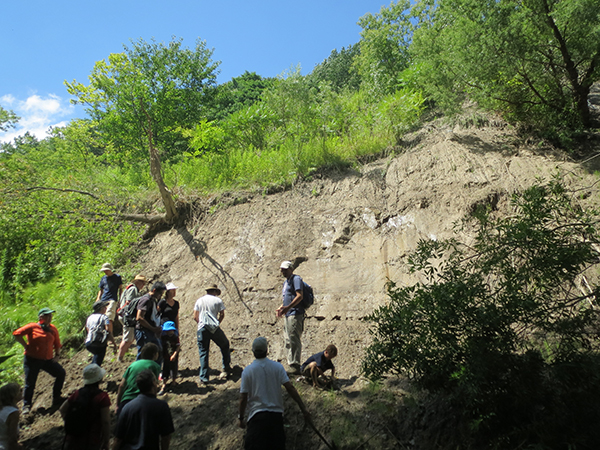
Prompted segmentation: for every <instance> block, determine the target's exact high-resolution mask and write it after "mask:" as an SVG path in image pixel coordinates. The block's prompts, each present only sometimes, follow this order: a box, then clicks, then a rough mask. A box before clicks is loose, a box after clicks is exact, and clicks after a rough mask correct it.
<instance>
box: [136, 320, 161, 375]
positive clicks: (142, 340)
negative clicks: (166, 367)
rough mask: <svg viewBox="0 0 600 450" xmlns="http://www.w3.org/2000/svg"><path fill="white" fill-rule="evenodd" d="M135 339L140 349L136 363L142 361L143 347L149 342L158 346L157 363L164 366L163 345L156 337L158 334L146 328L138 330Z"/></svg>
mask: <svg viewBox="0 0 600 450" xmlns="http://www.w3.org/2000/svg"><path fill="white" fill-rule="evenodd" d="M135 339H136V341H137V342H136V345H137V349H138V352H137V357H136V358H135V359H136V361H137V360H138V359H140V357H141V355H142V347H143V346H144V345H146V344H147V343H148V342H152V343H153V344H156V345H157V346H158V359H157V360H156V362H157V363H158V365H160V366H162V359H163V358H162V355H163V351H162V343H161V342H160V339H159V338H158V337H157V336H156V334H155V333H154V332H153V331H150V330H148V329H145V328H142V329H141V330H138V329H136V330H135Z"/></svg>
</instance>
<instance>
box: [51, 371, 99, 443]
mask: <svg viewBox="0 0 600 450" xmlns="http://www.w3.org/2000/svg"><path fill="white" fill-rule="evenodd" d="M104 375H106V370H104V369H103V368H102V367H100V366H99V365H97V364H93V363H92V364H90V365H88V366H86V367H85V368H84V369H83V387H82V388H81V389H79V390H77V391H75V392H74V393H73V394H71V396H70V397H69V398H68V399H67V400H66V401H65V402H64V403H63V404H62V406H61V407H60V408H59V410H58V412H59V413H60V415H61V417H62V418H63V420H64V422H65V441H64V445H63V449H64V450H108V448H109V444H110V398H109V397H108V393H106V392H105V391H103V390H102V389H100V383H101V382H102V379H103V378H104Z"/></svg>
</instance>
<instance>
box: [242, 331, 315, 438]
mask: <svg viewBox="0 0 600 450" xmlns="http://www.w3.org/2000/svg"><path fill="white" fill-rule="evenodd" d="M267 352H268V342H267V340H266V339H265V338H264V337H258V338H256V339H255V340H254V342H253V343H252V353H254V357H255V358H256V359H255V360H254V361H253V362H252V364H250V365H249V366H247V367H246V368H245V369H244V371H243V372H242V384H241V387H240V394H241V396H240V406H239V415H238V420H239V426H240V428H246V437H245V439H244V449H245V450H262V449H265V448H270V449H275V450H284V449H285V432H284V428H283V395H282V392H281V386H282V385H283V387H284V388H285V389H286V391H287V392H288V394H289V395H290V396H291V397H292V399H293V400H294V401H295V402H296V403H297V404H298V406H299V407H300V410H301V411H302V414H303V415H304V419H305V420H306V421H308V422H309V423H312V422H311V420H312V419H311V417H310V413H309V412H308V410H307V409H306V407H305V406H304V403H303V402H302V399H301V398H300V394H298V391H297V390H296V388H295V387H294V386H293V385H292V383H291V382H290V379H289V377H288V375H287V373H286V371H285V369H284V368H283V366H282V365H281V364H280V363H278V362H275V361H271V360H270V359H269V358H267ZM246 407H247V408H248V420H247V421H246V419H245V413H246Z"/></svg>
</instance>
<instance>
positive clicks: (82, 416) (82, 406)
mask: <svg viewBox="0 0 600 450" xmlns="http://www.w3.org/2000/svg"><path fill="white" fill-rule="evenodd" d="M100 392H102V391H101V390H100V389H99V388H98V387H97V386H94V387H83V388H81V389H79V395H78V396H77V400H75V401H74V402H72V403H70V405H69V410H68V411H67V414H66V416H65V419H64V420H65V435H67V436H74V437H80V436H85V435H86V434H87V433H89V431H90V428H91V427H92V423H93V420H94V419H95V418H94V417H92V400H93V399H94V397H95V396H96V395H98V394H99V393H100Z"/></svg>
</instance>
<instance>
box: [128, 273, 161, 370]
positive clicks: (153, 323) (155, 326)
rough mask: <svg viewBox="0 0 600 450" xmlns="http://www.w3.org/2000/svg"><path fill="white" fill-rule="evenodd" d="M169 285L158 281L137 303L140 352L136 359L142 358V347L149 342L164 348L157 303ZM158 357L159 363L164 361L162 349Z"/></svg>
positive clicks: (136, 336) (137, 332) (136, 337)
mask: <svg viewBox="0 0 600 450" xmlns="http://www.w3.org/2000/svg"><path fill="white" fill-rule="evenodd" d="M166 290H167V287H166V286H165V284H164V283H163V282H162V281H157V282H156V283H154V284H153V285H152V290H151V291H150V292H149V293H147V294H146V295H143V296H142V297H140V299H139V300H138V303H137V316H136V321H137V323H136V325H135V339H136V341H137V343H136V344H137V348H138V354H137V358H136V359H140V356H141V352H142V347H143V346H144V345H146V344H147V343H148V342H152V343H154V344H156V345H157V346H158V348H159V349H162V345H161V342H160V334H161V333H162V327H161V326H160V320H159V317H158V310H157V309H156V305H157V303H158V301H159V300H160V299H161V298H162V296H163V294H164V293H165V291H166ZM160 353H161V354H160V355H159V357H158V361H157V362H158V363H159V364H161V363H162V351H161V352H160Z"/></svg>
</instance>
